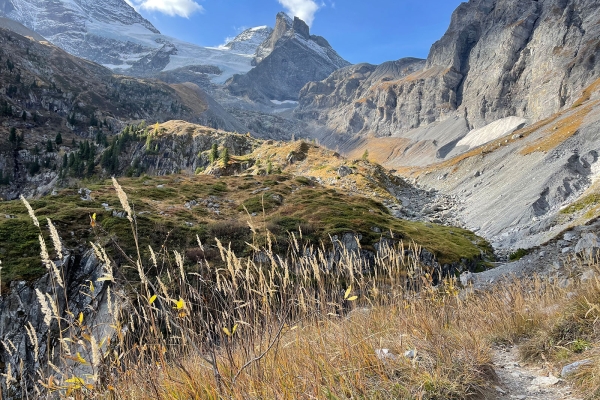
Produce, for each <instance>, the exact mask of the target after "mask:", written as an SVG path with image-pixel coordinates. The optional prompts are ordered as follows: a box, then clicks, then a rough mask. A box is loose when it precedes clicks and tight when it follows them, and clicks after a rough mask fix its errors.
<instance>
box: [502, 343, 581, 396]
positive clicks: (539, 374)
mask: <svg viewBox="0 0 600 400" xmlns="http://www.w3.org/2000/svg"><path fill="white" fill-rule="evenodd" d="M494 369H495V370H496V374H497V375H498V379H499V381H500V383H499V385H498V386H497V387H496V392H497V394H498V397H497V398H498V399H502V400H504V399H515V400H581V398H580V397H577V396H575V395H574V394H572V390H571V388H570V387H569V386H568V385H567V383H566V382H565V381H564V380H562V379H559V378H557V377H555V376H552V375H551V374H549V373H548V370H547V369H545V368H539V367H529V366H525V365H523V364H521V363H520V362H519V353H518V350H517V347H514V346H513V347H502V348H496V349H495V351H494Z"/></svg>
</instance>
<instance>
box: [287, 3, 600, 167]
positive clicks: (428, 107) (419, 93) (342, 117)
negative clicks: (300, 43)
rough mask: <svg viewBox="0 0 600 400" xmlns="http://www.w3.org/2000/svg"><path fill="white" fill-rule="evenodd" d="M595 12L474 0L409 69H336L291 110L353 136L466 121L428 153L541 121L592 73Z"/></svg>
mask: <svg viewBox="0 0 600 400" xmlns="http://www.w3.org/2000/svg"><path fill="white" fill-rule="evenodd" d="M599 18H600V10H599V9H598V6H597V3H596V2H595V1H593V0H540V1H536V0H524V1H523V0H471V1H469V2H468V3H463V4H461V5H460V6H459V7H458V8H457V9H456V11H455V12H454V14H453V16H452V21H451V24H450V27H449V28H448V31H447V32H446V34H445V35H444V36H443V37H442V38H441V39H440V40H439V41H438V42H436V43H435V44H434V45H433V46H432V48H431V51H430V54H429V57H428V58H427V61H426V62H425V63H422V64H420V65H419V64H413V71H410V70H409V71H407V72H409V73H407V74H405V75H404V76H402V75H400V76H395V77H391V78H390V77H382V78H380V79H373V78H372V77H371V74H369V73H363V74H359V73H357V74H354V72H353V71H352V72H350V71H348V72H346V73H345V75H340V74H339V73H336V74H334V75H333V76H331V77H329V78H328V79H327V80H325V81H323V82H320V83H310V84H308V85H307V86H306V87H304V88H303V90H302V92H301V96H300V106H299V108H298V110H297V111H298V112H297V114H298V116H299V117H300V118H302V119H313V118H316V119H318V120H319V121H321V123H322V124H324V125H325V126H326V128H327V129H328V130H329V131H331V132H334V133H344V134H347V133H349V134H350V135H358V136H359V137H365V136H367V135H372V136H390V135H395V136H399V137H407V136H413V135H410V134H407V132H409V131H411V130H414V129H416V128H423V127H425V126H428V125H432V126H434V125H435V124H440V123H442V124H443V122H442V121H444V120H446V119H448V118H449V117H452V118H460V119H461V120H463V121H464V123H465V126H466V128H465V129H463V130H462V131H461V132H458V133H457V135H455V137H453V138H452V140H450V141H448V140H446V139H445V137H444V135H445V134H444V130H443V129H440V130H439V131H438V132H437V134H436V135H437V137H436V138H435V140H436V141H437V144H436V145H435V146H432V150H433V153H435V152H437V151H438V150H439V149H440V148H441V147H443V146H447V145H449V144H451V143H452V142H453V141H455V142H456V141H457V140H456V139H460V138H461V136H464V135H466V134H467V133H468V132H469V130H472V129H476V128H481V127H483V126H485V125H487V124H489V123H491V122H494V121H496V120H498V119H501V118H505V117H521V118H525V119H527V120H530V121H537V120H540V119H542V118H545V117H547V116H549V115H552V114H553V113H555V112H557V111H559V110H561V109H564V108H565V107H569V106H571V105H572V104H573V103H574V102H575V100H576V99H577V98H578V97H579V95H580V94H581V91H582V89H583V88H584V87H586V86H587V85H589V84H590V83H591V82H592V81H593V80H594V79H595V78H596V77H597V76H598V73H599V72H600V64H598V63H597V62H596V59H597V57H598V56H600V26H599V25H598V23H597V21H598V19H599ZM384 65H385V64H384ZM371 68H372V67H371ZM410 72H412V73H410ZM347 86H354V87H356V89H355V90H350V91H348V90H345V88H346V87H347ZM325 88H327V89H325ZM409 139H410V141H411V142H412V141H413V138H412V137H410V138H409ZM340 140H341V139H340V138H337V139H333V140H332V142H333V143H335V142H336V141H338V142H339V141H340ZM416 141H417V142H418V137H417V138H416ZM414 144H415V143H413V145H414ZM446 150H449V149H446ZM400 153H402V151H400ZM446 153H448V152H447V151H446ZM409 164H410V162H409Z"/></svg>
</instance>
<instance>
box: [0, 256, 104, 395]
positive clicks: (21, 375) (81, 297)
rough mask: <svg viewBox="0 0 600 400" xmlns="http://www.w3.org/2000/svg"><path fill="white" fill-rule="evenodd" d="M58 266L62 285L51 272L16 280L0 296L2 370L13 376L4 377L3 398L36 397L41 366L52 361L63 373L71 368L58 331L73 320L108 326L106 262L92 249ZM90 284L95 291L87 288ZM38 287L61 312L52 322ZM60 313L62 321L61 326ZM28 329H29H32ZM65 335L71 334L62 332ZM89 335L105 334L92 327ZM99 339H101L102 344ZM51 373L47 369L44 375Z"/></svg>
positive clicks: (2, 385)
mask: <svg viewBox="0 0 600 400" xmlns="http://www.w3.org/2000/svg"><path fill="white" fill-rule="evenodd" d="M57 267H58V268H59V269H60V270H61V271H63V273H64V289H63V288H61V287H59V286H58V284H57V282H56V279H55V278H54V277H52V275H51V273H50V272H49V273H48V274H46V275H44V276H43V277H41V278H39V279H38V280H36V281H35V282H30V283H27V282H23V281H14V282H12V283H11V286H10V292H9V293H8V294H4V295H3V296H2V297H0V343H1V346H0V366H1V367H0V371H1V373H2V374H3V376H6V375H7V374H9V372H8V371H10V375H11V376H12V377H13V380H9V379H1V380H0V390H2V393H3V396H2V397H3V398H5V399H20V398H26V397H32V396H35V397H37V394H36V393H37V392H36V390H35V389H34V386H36V385H37V382H38V380H39V379H40V376H39V375H38V373H39V372H42V371H41V370H40V368H42V366H46V365H48V361H50V362H51V363H53V364H54V365H56V366H57V367H58V368H64V370H63V371H64V372H65V373H68V372H69V371H71V369H70V366H69V367H68V366H67V365H66V364H64V363H63V362H64V361H65V359H64V358H63V359H61V357H60V354H63V353H62V351H61V348H60V346H61V345H60V343H59V337H60V335H59V330H60V329H65V327H66V326H67V325H69V323H73V321H74V320H75V319H76V318H78V316H79V314H80V313H83V316H84V320H85V322H86V325H88V326H90V327H91V326H100V325H102V326H108V325H109V324H108V323H107V322H108V321H103V319H106V315H104V314H106V310H105V308H106V307H105V303H106V299H105V294H106V288H107V287H108V283H107V282H106V281H101V280H99V279H100V278H101V277H102V276H103V274H104V270H103V264H102V263H100V262H99V261H98V259H97V258H96V256H95V254H94V252H93V251H92V250H89V251H87V252H85V253H84V254H83V255H81V256H75V255H72V254H69V255H66V256H65V257H64V259H63V260H62V261H59V262H58V263H57ZM90 282H91V283H92V284H93V287H94V290H93V291H91V290H89V288H90ZM38 291H39V293H41V294H42V295H43V296H46V294H47V297H46V300H48V297H49V298H51V299H52V300H53V301H54V303H55V305H56V310H58V312H59V315H58V316H56V315H54V316H53V318H52V320H51V322H49V323H48V320H46V321H44V318H45V315H44V312H43V311H42V309H41V303H40V300H39V298H38V294H37V292H38ZM51 312H54V311H51ZM57 317H59V318H60V319H61V325H60V326H59V323H58V318H57ZM100 322H103V323H102V324H100ZM27 329H30V332H29V333H28V332H27ZM65 334H67V332H63V335H65ZM90 334H93V335H96V334H104V335H105V334H107V332H96V331H91V332H90ZM32 335H33V336H32ZM32 339H33V342H35V343H33V342H32ZM101 339H102V337H99V338H97V340H98V342H100V341H101ZM49 372H50V371H46V370H44V371H43V374H48V373H49ZM89 372H90V371H88V373H89ZM9 381H10V382H9ZM7 383H10V387H7Z"/></svg>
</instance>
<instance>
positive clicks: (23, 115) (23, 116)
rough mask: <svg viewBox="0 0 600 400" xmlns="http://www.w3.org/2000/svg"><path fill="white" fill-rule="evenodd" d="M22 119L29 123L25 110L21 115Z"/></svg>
mask: <svg viewBox="0 0 600 400" xmlns="http://www.w3.org/2000/svg"><path fill="white" fill-rule="evenodd" d="M21 118H22V119H23V121H27V112H26V111H25V110H23V112H22V113H21Z"/></svg>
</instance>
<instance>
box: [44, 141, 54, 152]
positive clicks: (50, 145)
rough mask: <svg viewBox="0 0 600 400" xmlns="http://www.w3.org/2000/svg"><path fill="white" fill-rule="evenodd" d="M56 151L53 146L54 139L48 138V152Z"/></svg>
mask: <svg viewBox="0 0 600 400" xmlns="http://www.w3.org/2000/svg"><path fill="white" fill-rule="evenodd" d="M53 151H54V146H52V141H51V140H50V139H48V141H47V142H46V153H52V152H53Z"/></svg>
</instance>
